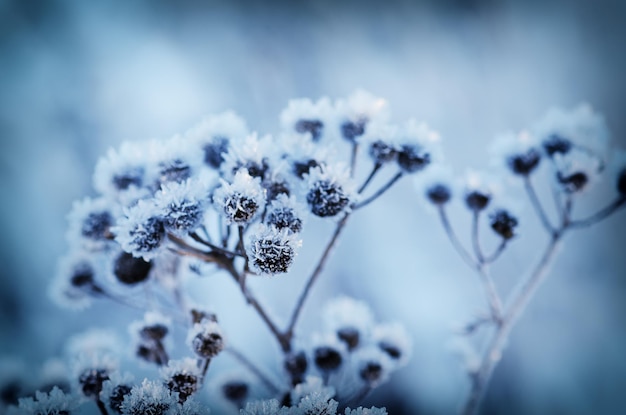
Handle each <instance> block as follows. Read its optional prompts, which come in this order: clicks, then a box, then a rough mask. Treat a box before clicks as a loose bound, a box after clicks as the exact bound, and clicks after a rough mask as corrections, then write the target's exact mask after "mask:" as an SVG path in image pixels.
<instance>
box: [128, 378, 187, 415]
mask: <svg viewBox="0 0 626 415" xmlns="http://www.w3.org/2000/svg"><path fill="white" fill-rule="evenodd" d="M177 404H178V402H177V401H176V399H175V397H174V396H172V393H171V392H170V391H169V389H167V388H166V387H165V386H164V385H162V384H160V383H157V382H151V381H148V380H147V379H144V381H143V382H142V384H141V385H138V386H134V387H133V388H132V389H131V391H130V394H128V395H126V396H125V397H124V402H122V413H123V414H124V415H147V414H150V415H166V414H167V413H168V410H169V409H170V408H175V407H176V406H177Z"/></svg>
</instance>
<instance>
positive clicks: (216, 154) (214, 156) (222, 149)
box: [202, 136, 230, 169]
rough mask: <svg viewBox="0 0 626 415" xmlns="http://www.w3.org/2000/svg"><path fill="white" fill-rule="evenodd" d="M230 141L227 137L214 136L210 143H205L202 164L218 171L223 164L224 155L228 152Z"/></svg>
mask: <svg viewBox="0 0 626 415" xmlns="http://www.w3.org/2000/svg"><path fill="white" fill-rule="evenodd" d="M229 144H230V141H229V140H228V138H227V137H223V136H214V137H213V138H212V139H211V141H210V142H208V143H206V144H205V145H204V146H203V147H202V150H204V163H205V164H206V165H208V166H211V167H213V168H214V169H219V168H220V166H221V165H222V163H223V162H224V153H227V152H228V146H229Z"/></svg>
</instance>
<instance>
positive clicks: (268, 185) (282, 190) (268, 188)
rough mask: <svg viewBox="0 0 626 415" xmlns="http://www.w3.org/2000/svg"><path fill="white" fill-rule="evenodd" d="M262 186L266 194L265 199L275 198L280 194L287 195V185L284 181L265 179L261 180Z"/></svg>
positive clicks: (269, 200)
mask: <svg viewBox="0 0 626 415" xmlns="http://www.w3.org/2000/svg"><path fill="white" fill-rule="evenodd" d="M263 188H264V189H265V193H266V196H267V201H268V202H271V201H273V200H276V198H278V197H279V196H280V195H285V196H289V193H290V191H289V185H288V184H287V182H286V181H284V180H281V181H277V180H266V181H264V182H263Z"/></svg>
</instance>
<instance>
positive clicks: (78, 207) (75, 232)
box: [67, 198, 117, 250]
mask: <svg viewBox="0 0 626 415" xmlns="http://www.w3.org/2000/svg"><path fill="white" fill-rule="evenodd" d="M114 210H117V209H115V207H114V205H113V204H112V203H111V202H110V201H109V200H107V199H105V198H99V199H91V198H85V199H83V200H81V201H76V202H74V204H73V205H72V211H71V212H70V214H69V215H68V217H67V218H68V222H69V227H68V233H67V238H68V240H69V242H70V244H72V245H77V246H82V247H85V248H87V249H90V250H102V249H104V248H106V247H107V245H108V241H110V240H111V239H113V234H112V233H111V227H112V226H113V223H114V221H115V219H114V213H113V212H114Z"/></svg>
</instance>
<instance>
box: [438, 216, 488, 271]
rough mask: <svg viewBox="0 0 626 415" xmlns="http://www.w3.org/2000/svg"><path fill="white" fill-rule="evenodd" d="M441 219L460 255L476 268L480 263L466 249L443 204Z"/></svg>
mask: <svg viewBox="0 0 626 415" xmlns="http://www.w3.org/2000/svg"><path fill="white" fill-rule="evenodd" d="M439 219H440V220H441V224H442V225H443V229H444V230H445V231H446V235H447V236H448V239H449V240H450V242H451V243H452V246H453V247H454V249H456V251H457V252H458V254H459V256H460V257H461V259H463V261H465V263H466V264H467V265H469V267H470V268H472V269H476V268H477V267H478V264H477V263H476V261H475V260H474V258H473V257H472V255H471V254H470V253H469V252H468V251H467V250H466V249H465V247H464V246H463V244H462V243H461V241H459V238H458V237H457V236H456V233H455V232H454V229H452V225H450V220H449V219H448V214H447V213H446V210H445V208H444V206H443V205H440V206H439Z"/></svg>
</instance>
